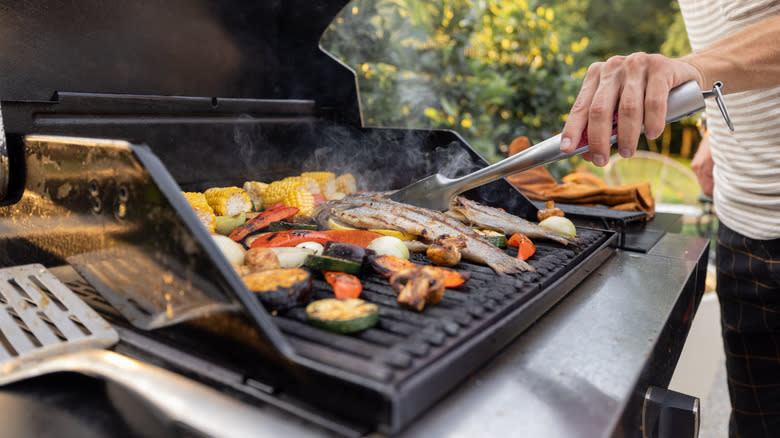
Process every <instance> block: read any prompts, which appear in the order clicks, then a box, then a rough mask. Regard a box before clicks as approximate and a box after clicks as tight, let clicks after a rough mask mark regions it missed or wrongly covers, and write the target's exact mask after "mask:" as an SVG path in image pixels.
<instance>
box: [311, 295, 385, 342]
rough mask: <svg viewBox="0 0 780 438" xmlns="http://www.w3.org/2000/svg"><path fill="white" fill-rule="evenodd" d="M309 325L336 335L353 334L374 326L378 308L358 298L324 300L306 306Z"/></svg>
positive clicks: (377, 317) (377, 319)
mask: <svg viewBox="0 0 780 438" xmlns="http://www.w3.org/2000/svg"><path fill="white" fill-rule="evenodd" d="M306 317H307V318H308V320H309V324H311V325H313V326H315V327H319V328H321V329H325V330H328V331H331V332H336V333H355V332H359V331H361V330H366V329H368V328H371V327H373V326H375V325H376V323H377V322H378V321H379V308H378V307H377V306H376V304H372V303H367V302H365V301H363V300H361V299H359V298H347V299H344V300H339V299H337V298H326V299H323V300H317V301H314V302H313V303H311V304H309V305H308V306H306Z"/></svg>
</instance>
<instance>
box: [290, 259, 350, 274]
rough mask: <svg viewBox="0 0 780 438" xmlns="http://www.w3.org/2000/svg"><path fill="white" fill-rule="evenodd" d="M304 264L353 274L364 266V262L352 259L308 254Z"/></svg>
mask: <svg viewBox="0 0 780 438" xmlns="http://www.w3.org/2000/svg"><path fill="white" fill-rule="evenodd" d="M303 265H304V266H306V267H309V268H311V269H315V270H320V271H338V272H346V273H347V274H353V275H357V274H359V273H360V268H362V267H363V265H362V264H360V263H356V262H353V261H351V260H345V259H339V258H336V257H328V256H317V255H310V256H307V257H306V260H304V262H303Z"/></svg>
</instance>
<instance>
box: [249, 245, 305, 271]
mask: <svg viewBox="0 0 780 438" xmlns="http://www.w3.org/2000/svg"><path fill="white" fill-rule="evenodd" d="M251 249H254V248H251ZM266 249H270V250H271V251H273V252H274V253H275V254H276V258H277V260H279V266H280V267H282V268H300V267H301V266H303V262H304V261H305V260H306V257H307V256H309V255H312V254H314V250H313V249H309V248H298V247H294V248H288V247H285V246H282V247H279V248H266Z"/></svg>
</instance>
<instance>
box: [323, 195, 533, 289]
mask: <svg viewBox="0 0 780 438" xmlns="http://www.w3.org/2000/svg"><path fill="white" fill-rule="evenodd" d="M312 217H314V219H315V220H316V221H317V222H318V223H320V224H326V223H327V222H328V218H330V217H333V218H335V219H337V220H339V221H340V222H343V223H345V224H348V225H351V226H353V227H355V228H362V229H372V228H373V229H393V230H400V231H404V232H406V233H409V234H413V235H415V236H419V238H420V239H422V240H424V241H427V242H434V241H436V240H438V239H441V238H444V237H447V236H452V237H454V236H463V239H464V242H465V246H464V247H463V248H462V249H461V254H462V256H463V258H464V259H466V260H470V261H473V262H476V263H482V264H485V265H488V266H490V267H491V268H493V270H494V271H496V272H498V273H499V274H517V273H520V272H523V271H533V270H534V268H533V267H532V266H531V265H529V264H528V263H526V262H524V261H523V260H520V259H517V258H515V257H512V256H510V255H508V254H507V253H505V252H504V251H502V250H501V249H499V248H497V247H495V246H493V245H491V244H490V243H489V242H487V241H486V240H484V239H483V238H482V237H481V236H480V235H479V234H477V233H476V232H475V231H474V230H472V229H471V228H470V227H468V226H467V225H465V224H464V223H462V222H459V221H458V220H456V219H454V218H452V217H450V216H447V215H445V214H443V213H441V212H439V211H435V210H428V209H425V208H420V207H414V206H412V205H408V204H401V203H398V202H395V201H392V200H390V199H388V198H385V197H384V194H378V193H362V194H354V195H349V196H346V197H344V198H343V199H340V200H332V201H327V202H324V203H322V204H320V205H318V206H317V207H315V209H314V211H313V214H312Z"/></svg>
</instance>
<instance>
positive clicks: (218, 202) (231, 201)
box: [203, 187, 252, 216]
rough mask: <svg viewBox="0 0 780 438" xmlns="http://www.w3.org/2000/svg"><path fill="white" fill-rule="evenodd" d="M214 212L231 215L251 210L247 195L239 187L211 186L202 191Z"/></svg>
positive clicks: (220, 214) (250, 202) (219, 214)
mask: <svg viewBox="0 0 780 438" xmlns="http://www.w3.org/2000/svg"><path fill="white" fill-rule="evenodd" d="M203 194H204V195H205V196H206V201H208V203H209V205H210V206H211V208H213V209H214V214H216V215H218V216H233V215H236V214H239V213H246V212H248V211H252V201H251V199H250V198H249V195H248V194H247V193H246V192H245V191H244V190H243V189H241V188H240V187H212V188H210V189H208V190H206V191H205V192H204V193H203Z"/></svg>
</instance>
